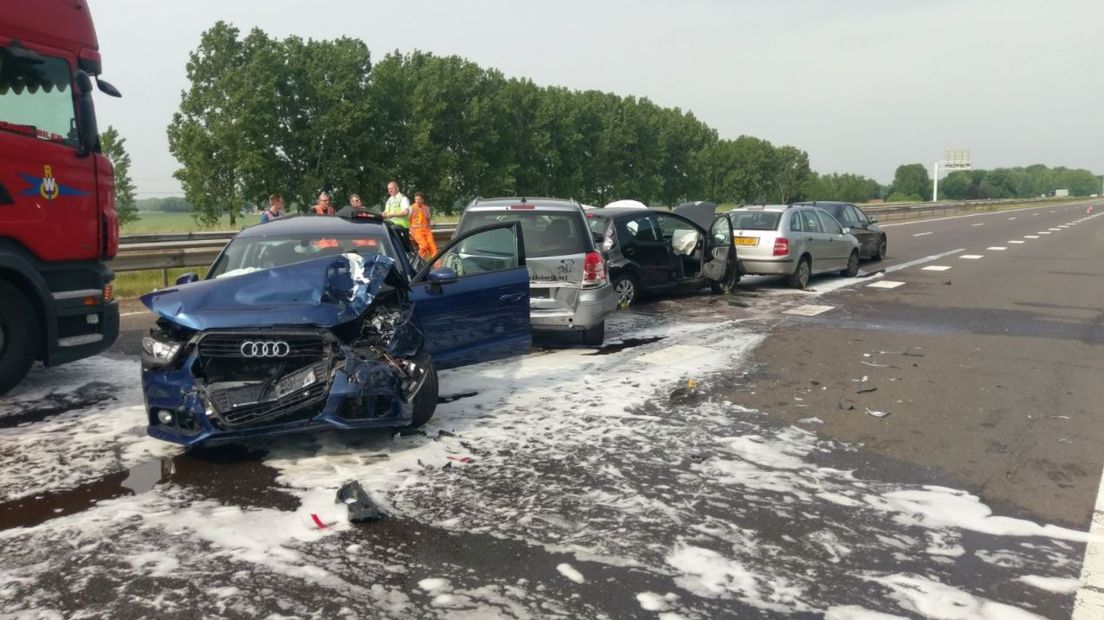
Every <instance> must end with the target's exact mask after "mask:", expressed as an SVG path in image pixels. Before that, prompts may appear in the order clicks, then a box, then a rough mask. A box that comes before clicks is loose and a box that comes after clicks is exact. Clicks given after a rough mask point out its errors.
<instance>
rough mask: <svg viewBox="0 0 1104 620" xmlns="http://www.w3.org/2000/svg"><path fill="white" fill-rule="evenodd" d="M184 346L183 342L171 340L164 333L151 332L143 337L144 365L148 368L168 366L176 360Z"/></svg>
mask: <svg viewBox="0 0 1104 620" xmlns="http://www.w3.org/2000/svg"><path fill="white" fill-rule="evenodd" d="M183 348H184V343H183V342H178V341H175V340H171V339H169V338H168V337H167V336H166V335H165V334H164V333H154V332H150V334H149V335H148V336H143V337H142V365H143V366H145V367H147V368H160V367H162V366H168V365H169V364H172V363H173V362H174V361H176V356H177V355H179V354H180V350H181V349H183Z"/></svg>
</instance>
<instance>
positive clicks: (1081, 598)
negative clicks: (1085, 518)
mask: <svg viewBox="0 0 1104 620" xmlns="http://www.w3.org/2000/svg"><path fill="white" fill-rule="evenodd" d="M1097 618H1104V474H1102V475H1101V477H1100V488H1099V489H1098V490H1097V491H1096V507H1095V508H1093V516H1092V523H1091V524H1090V525H1089V543H1088V544H1087V545H1085V561H1084V563H1083V564H1081V579H1080V587H1079V588H1078V589H1077V599H1076V600H1075V601H1074V603H1073V615H1072V616H1070V620H1096V619H1097Z"/></svg>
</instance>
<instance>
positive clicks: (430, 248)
mask: <svg viewBox="0 0 1104 620" xmlns="http://www.w3.org/2000/svg"><path fill="white" fill-rule="evenodd" d="M410 238H411V239H413V241H414V244H415V245H417V246H418V256H421V257H422V258H423V259H424V260H429V259H431V258H433V257H434V256H436V255H437V243H436V242H434V241H433V227H432V226H431V225H430V222H429V205H427V204H426V202H425V193H424V192H414V204H412V205H410Z"/></svg>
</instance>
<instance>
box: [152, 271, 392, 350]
mask: <svg viewBox="0 0 1104 620" xmlns="http://www.w3.org/2000/svg"><path fill="white" fill-rule="evenodd" d="M394 264H395V260H394V259H393V258H390V257H387V256H382V255H379V254H374V255H370V256H361V255H359V254H351V253H350V254H341V255H337V256H327V257H324V258H316V259H313V260H309V261H304V262H301V263H295V264H293V265H286V266H284V267H274V268H272V269H264V270H260V271H252V272H248V273H243V274H240V275H235V276H227V277H223V278H215V279H210V280H201V281H199V282H194V283H192V284H186V285H183V286H179V287H175V288H169V289H164V290H160V291H154V292H153V293H149V294H148V295H144V296H143V297H142V303H143V304H145V305H146V307H147V308H149V309H150V310H151V311H153V313H154V314H156V315H158V316H160V317H162V318H165V319H167V320H169V321H172V322H173V323H176V324H178V325H181V326H183V327H187V328H190V329H194V330H199V331H202V330H207V329H220V328H221V329H225V328H243V327H271V326H273V325H312V326H317V327H325V328H330V327H334V326H337V325H340V324H342V323H347V322H349V321H351V320H353V319H355V318H357V317H358V316H360V315H361V314H362V313H363V312H364V311H365V310H366V309H367V308H368V306H369V305H370V304H371V303H372V300H373V299H375V297H376V295H378V294H379V292H380V289H381V287H383V285H384V280H386V279H387V275H388V273H389V272H390V271H391V269H392V267H393V266H394Z"/></svg>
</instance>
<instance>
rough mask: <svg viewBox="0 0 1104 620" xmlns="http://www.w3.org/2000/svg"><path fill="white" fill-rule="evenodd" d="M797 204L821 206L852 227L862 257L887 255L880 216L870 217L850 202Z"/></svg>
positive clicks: (819, 201)
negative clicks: (879, 223)
mask: <svg viewBox="0 0 1104 620" xmlns="http://www.w3.org/2000/svg"><path fill="white" fill-rule="evenodd" d="M795 204H799V205H808V206H811V207H819V208H821V209H824V210H825V211H827V212H828V213H831V214H832V217H834V218H836V220H837V221H838V222H839V223H840V225H842V226H843V227H844V228H848V229H850V230H849V231H848V232H850V233H851V234H852V235H854V236H855V238H856V239H858V240H859V257H860V258H869V259H872V260H882V259H883V258H885V257H886V248H887V243H886V233H885V230H883V229H882V227H881V226H878V225H877V223H878V218H876V217H870V216H869V215H867V214H866V213H865V212H863V210H862V209H860V208H858V207H856V206H855V205H853V204H851V203H850V202H834V201H827V200H817V201H814V202H799V203H795Z"/></svg>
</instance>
